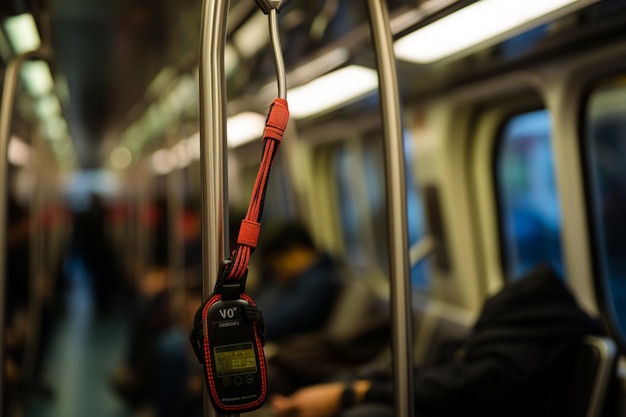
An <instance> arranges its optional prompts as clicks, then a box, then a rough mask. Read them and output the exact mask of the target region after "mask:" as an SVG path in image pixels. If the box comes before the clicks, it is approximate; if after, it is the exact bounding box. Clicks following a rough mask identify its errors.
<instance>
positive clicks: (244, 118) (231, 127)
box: [226, 112, 265, 148]
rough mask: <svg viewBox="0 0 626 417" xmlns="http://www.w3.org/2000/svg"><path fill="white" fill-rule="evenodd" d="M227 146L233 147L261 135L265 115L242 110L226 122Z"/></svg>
mask: <svg viewBox="0 0 626 417" xmlns="http://www.w3.org/2000/svg"><path fill="white" fill-rule="evenodd" d="M226 129H227V137H228V147H229V148H234V147H237V146H239V145H243V144H244V143H247V142H250V141H252V140H254V139H258V138H260V137H261V136H263V131H264V129H265V117H264V116H262V115H261V114H259V113H253V112H243V113H239V114H237V115H235V116H232V117H229V118H228V120H227V122H226Z"/></svg>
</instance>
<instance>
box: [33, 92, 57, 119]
mask: <svg viewBox="0 0 626 417" xmlns="http://www.w3.org/2000/svg"><path fill="white" fill-rule="evenodd" d="M35 114H36V115H37V116H38V117H39V118H40V119H44V118H46V117H49V116H60V115H61V102H60V101H59V99H58V98H57V96H55V95H54V94H48V95H45V96H41V97H39V99H38V100H37V101H36V102H35Z"/></svg>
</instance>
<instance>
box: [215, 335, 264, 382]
mask: <svg viewBox="0 0 626 417" xmlns="http://www.w3.org/2000/svg"><path fill="white" fill-rule="evenodd" d="M214 353H215V370H216V371H217V376H218V377H225V376H231V375H240V374H251V373H254V372H256V356H255V354H254V347H253V346H252V343H250V342H245V343H237V344H234V345H223V346H216V347H215V348H214Z"/></svg>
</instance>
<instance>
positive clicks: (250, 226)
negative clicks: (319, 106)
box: [226, 98, 289, 280]
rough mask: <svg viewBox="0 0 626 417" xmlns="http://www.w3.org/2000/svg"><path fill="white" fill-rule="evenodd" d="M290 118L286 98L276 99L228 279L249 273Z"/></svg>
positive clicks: (270, 114)
mask: <svg viewBox="0 0 626 417" xmlns="http://www.w3.org/2000/svg"><path fill="white" fill-rule="evenodd" d="M288 121H289V107H288V106H287V100H285V99H282V98H277V99H275V100H274V102H273V103H272V105H271V106H270V110H269V113H268V115H267V119H266V120H265V131H264V132H263V156H262V158H261V165H260V166H259V172H258V173H257V177H256V181H255V183H254V188H253V189H252V196H251V197H250V204H249V205H248V211H247V212H246V216H245V217H244V219H243V220H242V221H241V227H240V228H239V235H238V236H237V248H236V249H235V250H234V251H233V253H232V254H231V260H232V264H231V265H232V267H231V269H230V273H229V274H228V276H227V277H226V280H233V279H234V280H241V279H243V277H244V276H245V275H246V271H247V269H248V263H249V262H250V256H251V255H252V252H253V251H254V249H256V246H257V243H258V241H259V233H260V231H261V223H260V220H261V212H262V210H263V202H264V197H265V190H266V188H267V180H268V178H269V175H270V170H271V169H272V164H273V163H274V159H275V157H276V151H277V150H278V146H279V145H280V143H281V141H282V139H283V134H284V133H285V129H286V128H287V122H288Z"/></svg>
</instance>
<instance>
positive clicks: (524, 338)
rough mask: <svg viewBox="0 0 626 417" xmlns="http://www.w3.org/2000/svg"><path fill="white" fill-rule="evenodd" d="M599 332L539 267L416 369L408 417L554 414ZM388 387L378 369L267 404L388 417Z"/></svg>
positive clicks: (300, 411)
mask: <svg viewBox="0 0 626 417" xmlns="http://www.w3.org/2000/svg"><path fill="white" fill-rule="evenodd" d="M602 333H603V330H602V327H601V326H600V324H599V323H598V322H596V321H595V320H593V319H592V318H591V317H589V316H588V315H587V314H586V313H584V312H583V311H582V310H581V309H580V308H579V307H578V305H577V303H576V301H575V299H574V297H573V296H572V295H571V294H570V293H569V292H568V290H567V289H566V287H565V285H564V284H563V283H562V281H561V280H560V279H559V278H558V277H557V276H556V275H555V274H554V273H553V271H552V270H551V269H550V268H549V267H547V266H545V265H544V266H541V267H538V268H536V269H534V270H532V271H531V272H530V273H528V274H527V275H526V276H525V277H524V278H522V279H520V280H519V281H516V282H514V283H512V284H510V285H508V286H507V287H505V288H504V289H503V290H502V291H501V292H500V293H498V294H496V295H495V296H493V297H492V298H490V299H489V300H487V302H486V303H485V305H484V307H483V309H482V312H481V314H480V317H479V318H478V320H477V321H476V323H475V325H474V327H473V330H472V332H471V333H470V335H469V336H468V337H467V339H466V340H464V341H463V342H462V343H461V344H459V345H458V347H457V348H456V349H453V350H452V349H451V350H447V351H446V352H448V353H449V354H446V355H442V356H444V357H442V358H437V360H435V361H433V362H432V363H429V364H424V365H422V366H419V367H416V369H415V373H414V383H413V388H414V390H413V398H414V407H415V414H416V415H418V416H438V417H440V416H458V415H465V414H471V415H474V414H475V415H480V416H483V417H489V416H494V417H495V416H501V415H507V416H529V415H533V416H555V415H560V413H559V410H560V409H561V408H559V407H562V404H563V401H564V400H565V396H566V395H567V394H568V392H567V387H568V379H569V372H568V371H570V370H571V369H570V367H571V364H572V362H573V360H574V357H575V356H574V355H575V354H576V350H577V348H578V347H579V345H580V343H581V340H582V338H583V336H585V335H587V334H602ZM392 384H393V378H392V375H391V373H390V372H388V371H383V372H380V373H378V374H371V375H366V376H355V377H354V378H353V379H352V380H350V381H348V382H330V383H327V384H321V385H313V386H310V387H307V388H303V389H301V390H299V391H296V392H295V393H294V394H293V395H291V396H280V395H277V396H274V397H273V398H272V401H271V405H272V409H273V411H274V412H275V413H276V415H277V416H278V417H287V416H289V417H333V416H350V417H357V416H358V417H385V416H393V415H394V410H393V400H394V398H393V385H392ZM348 387H351V389H350V388H348Z"/></svg>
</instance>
